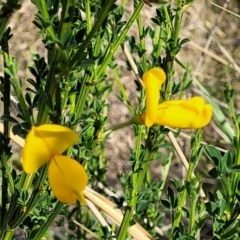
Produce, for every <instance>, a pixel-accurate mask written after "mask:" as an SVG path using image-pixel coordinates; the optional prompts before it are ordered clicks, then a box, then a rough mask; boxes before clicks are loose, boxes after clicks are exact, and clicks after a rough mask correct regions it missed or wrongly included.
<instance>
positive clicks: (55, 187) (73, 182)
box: [48, 155, 88, 204]
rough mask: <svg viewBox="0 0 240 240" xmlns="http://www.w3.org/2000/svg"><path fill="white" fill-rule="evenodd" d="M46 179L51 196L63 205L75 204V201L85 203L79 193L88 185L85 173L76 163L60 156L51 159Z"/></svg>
mask: <svg viewBox="0 0 240 240" xmlns="http://www.w3.org/2000/svg"><path fill="white" fill-rule="evenodd" d="M48 178H49V183H50V186H51V189H52V191H53V194H54V195H55V196H56V198H57V199H58V200H59V201H60V202H63V203H68V204H71V203H75V202H76V199H78V200H79V201H83V203H86V201H84V200H83V199H84V198H82V196H81V192H82V191H83V190H84V189H85V187H86V185H87V183H88V177H87V173H86V172H85V170H84V168H83V167H82V165H81V164H79V163H78V162H77V161H75V160H73V159H71V158H69V157H66V156H62V155H56V156H54V157H53V158H52V160H51V162H50V165H49V169H48Z"/></svg>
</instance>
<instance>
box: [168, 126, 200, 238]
mask: <svg viewBox="0 0 240 240" xmlns="http://www.w3.org/2000/svg"><path fill="white" fill-rule="evenodd" d="M201 139H202V131H201V130H198V132H197V133H196V134H195V136H194V139H193V141H192V146H191V159H190V163H189V168H188V170H187V176H186V180H185V181H186V182H191V178H192V175H193V172H194V169H195V167H196V166H197V163H198V158H199V156H198V149H199V147H200V143H201ZM186 198H187V189H186V187H185V188H184V190H183V191H182V192H181V193H180V195H179V199H178V206H177V210H176V216H175V219H174V222H173V228H172V236H171V240H174V236H173V232H174V229H175V228H177V227H179V224H180V221H181V217H182V214H183V207H184V204H185V201H186Z"/></svg>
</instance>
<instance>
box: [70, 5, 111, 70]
mask: <svg viewBox="0 0 240 240" xmlns="http://www.w3.org/2000/svg"><path fill="white" fill-rule="evenodd" d="M114 2H115V0H109V1H108V2H107V4H106V6H105V7H104V9H103V11H102V13H101V14H100V17H99V19H98V20H97V21H96V22H95V24H94V26H93V28H92V30H91V32H90V33H89V34H88V36H87V38H86V39H85V41H84V42H83V43H82V44H81V46H80V48H79V49H78V51H77V52H76V54H75V55H74V56H73V58H72V59H70V61H69V66H75V64H76V63H77V62H78V60H79V59H81V56H82V53H83V52H84V50H85V49H86V47H87V46H88V44H89V43H90V41H91V39H92V38H93V36H94V35H95V33H96V32H97V31H98V30H99V29H100V28H101V26H102V23H103V21H104V20H105V19H106V17H107V16H108V14H109V12H110V11H111V8H112V5H113V4H114Z"/></svg>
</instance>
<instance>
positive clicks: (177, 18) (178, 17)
mask: <svg viewBox="0 0 240 240" xmlns="http://www.w3.org/2000/svg"><path fill="white" fill-rule="evenodd" d="M176 9H177V12H176V16H175V22H174V29H173V39H174V44H173V46H172V49H171V55H172V57H175V55H176V47H177V44H178V38H179V33H180V30H181V23H182V15H183V9H184V0H178V1H177V8H176Z"/></svg>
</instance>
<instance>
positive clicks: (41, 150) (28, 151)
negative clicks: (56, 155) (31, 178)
mask: <svg viewBox="0 0 240 240" xmlns="http://www.w3.org/2000/svg"><path fill="white" fill-rule="evenodd" d="M50 159H51V154H50V152H49V149H48V148H47V146H46V144H45V142H44V141H43V139H42V138H41V136H40V135H39V134H38V131H36V127H32V129H31V131H30V132H29V133H28V135H27V137H26V140H25V145H24V148H23V152H22V165H23V169H24V171H25V172H26V173H33V172H35V171H37V169H38V168H40V167H41V166H42V165H44V164H45V163H47V162H48V161H50Z"/></svg>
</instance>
